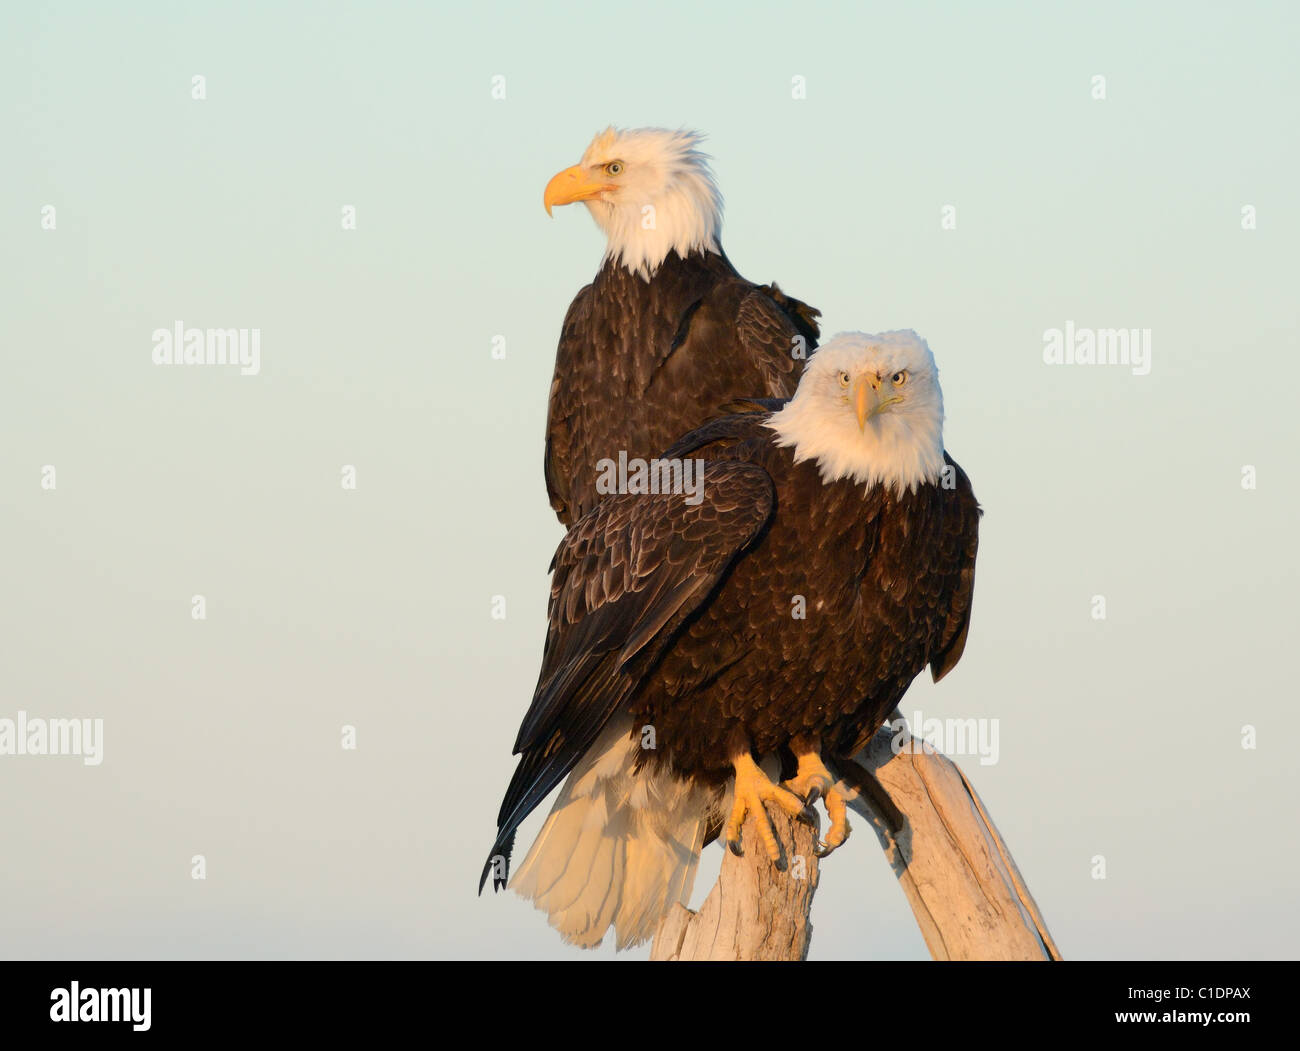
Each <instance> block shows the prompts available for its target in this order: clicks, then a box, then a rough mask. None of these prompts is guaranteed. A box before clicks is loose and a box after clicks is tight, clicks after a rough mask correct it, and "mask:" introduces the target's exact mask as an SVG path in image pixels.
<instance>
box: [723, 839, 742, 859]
mask: <svg viewBox="0 0 1300 1051" xmlns="http://www.w3.org/2000/svg"><path fill="white" fill-rule="evenodd" d="M727 849H728V850H729V851H731V852H732V853H733V854H735V855H736V857H738V858H743V857H744V856H745V848H744V847H742V846H741V845H740V840H738V839H729V840H727Z"/></svg>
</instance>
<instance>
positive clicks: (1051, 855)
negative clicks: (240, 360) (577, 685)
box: [0, 3, 1300, 958]
mask: <svg viewBox="0 0 1300 1051" xmlns="http://www.w3.org/2000/svg"><path fill="white" fill-rule="evenodd" d="M126 6H127V7H128V8H129V10H126V11H122V10H116V9H108V8H106V7H103V6H101V5H90V4H81V5H78V4H66V5H60V6H59V7H58V8H57V10H54V11H51V10H49V9H48V5H46V6H44V7H38V6H37V5H29V8H28V9H25V10H19V9H18V8H17V7H15V6H14V5H7V6H6V7H5V10H4V13H3V14H0V93H2V97H3V109H0V114H3V122H4V123H3V126H2V127H0V136H2V141H3V142H4V144H5V146H4V153H5V158H6V159H5V163H4V165H3V168H2V169H0V189H2V194H0V245H2V246H3V247H2V248H0V288H3V289H4V293H3V303H2V304H0V346H2V347H3V355H4V382H3V383H0V448H2V449H3V450H4V455H3V456H0V537H2V538H3V542H4V547H5V552H6V556H7V557H5V558H4V559H3V560H2V561H0V593H3V596H4V599H3V602H2V603H0V635H3V638H4V639H5V644H4V646H3V647H0V718H4V717H13V716H14V715H15V714H16V713H17V711H18V710H26V711H28V712H29V713H31V714H33V715H43V716H69V717H71V716H85V717H91V718H103V719H104V722H105V758H104V762H103V764H102V765H101V766H98V767H86V766H83V765H81V764H80V763H79V762H77V761H75V760H70V759H35V758H29V757H24V758H15V757H4V758H0V800H3V801H4V805H3V807H0V842H3V843H4V845H5V846H4V851H5V857H6V864H4V865H3V866H0V945H2V946H3V949H0V951H2V952H3V953H4V954H5V955H7V956H14V957H23V956H72V957H87V956H89V957H117V956H146V957H147V956H184V957H188V956H214V955H215V956H224V955H231V956H275V957H279V956H294V957H297V956H307V957H318V956H328V957H388V956H410V957H443V956H468V957H487V958H502V957H521V956H522V957H534V958H547V957H573V956H577V955H579V954H578V953H577V951H576V950H569V949H567V948H565V947H564V946H562V945H561V944H560V943H559V941H558V939H557V937H556V936H555V935H554V933H553V932H552V931H551V930H550V929H549V928H548V927H547V926H546V924H545V922H544V919H543V917H542V916H541V915H540V914H538V913H535V912H533V911H532V910H531V909H530V908H529V907H528V906H526V905H525V904H524V903H522V902H519V901H517V900H515V899H513V898H512V897H509V896H498V897H497V898H495V899H493V898H492V897H490V896H488V897H484V898H483V899H475V898H474V896H473V889H474V885H475V882H476V880H477V876H478V870H479V866H480V864H481V862H482V858H483V855H484V853H485V851H486V849H487V848H488V846H489V845H490V843H491V840H492V833H493V829H494V816H495V813H496V809H497V806H498V804H499V801H500V796H501V793H502V791H503V790H504V787H505V784H506V781H507V779H508V777H509V773H510V770H511V769H512V767H513V760H512V758H511V757H510V755H509V746H510V744H511V742H512V740H513V737H514V733H515V729H516V728H517V725H518V721H519V719H520V717H521V715H522V713H523V711H524V709H525V707H526V705H527V702H528V699H529V697H530V695H531V692H532V687H533V683H534V678H535V675H536V669H537V664H538V661H539V657H540V652H541V643H542V633H543V626H544V611H545V598H546V576H545V567H546V565H547V563H548V561H549V558H550V555H551V552H552V551H553V549H554V546H555V544H556V543H557V542H558V540H559V538H560V535H561V534H560V529H559V527H558V526H557V524H556V522H555V520H554V517H553V516H552V515H551V513H550V510H549V508H548V506H547V502H546V495H545V489H544V486H543V482H542V475H541V457H542V435H543V426H544V420H545V408H546V392H547V389H548V385H549V380H550V373H551V367H552V362H553V353H554V346H555V340H556V337H557V335H558V330H559V325H560V321H561V319H562V317H563V314H564V310H565V308H566V307H567V305H568V303H569V300H570V299H571V298H572V296H573V294H574V293H575V292H576V291H577V290H578V288H579V287H580V286H581V285H582V284H584V283H586V282H587V281H588V280H589V279H590V277H591V276H592V274H593V273H594V272H595V269H596V266H597V263H598V260H599V256H600V251H601V242H600V238H599V236H598V234H597V231H596V229H595V227H594V224H592V223H591V221H590V220H589V219H588V217H587V216H586V215H585V214H584V213H583V212H582V211H581V210H578V209H573V208H570V209H563V210H560V211H558V212H557V213H556V217H555V218H554V219H552V220H548V219H547V217H546V215H545V214H544V212H543V210H542V207H541V196H542V189H543V187H544V185H545V183H546V181H547V179H548V178H549V177H550V175H551V174H553V173H554V172H555V171H557V170H559V169H560V168H562V167H565V166H567V165H569V164H571V163H573V162H574V161H576V160H577V158H578V157H579V156H580V154H581V152H582V150H583V148H584V147H585V146H586V144H587V142H588V140H589V139H590V138H591V136H592V134H593V133H594V132H596V131H597V130H599V129H600V128H602V127H604V126H605V125H606V124H607V123H610V122H615V123H618V124H621V125H639V124H660V125H667V126H690V127H695V128H699V129H702V130H704V131H706V132H707V133H708V134H709V136H710V138H709V149H710V152H711V153H712V154H713V156H714V157H715V159H716V163H715V167H716V170H717V173H718V177H719V180H720V182H721V185H722V189H723V192H724V194H725V196H726V201H727V212H726V220H725V226H724V244H725V246H726V248H727V251H728V253H729V254H730V255H731V257H732V258H733V260H734V261H735V262H736V264H737V265H738V266H739V267H740V268H741V270H742V272H744V273H745V274H746V275H747V276H749V277H751V278H753V279H756V280H760V281H768V280H772V279H776V280H778V281H779V282H780V283H781V285H782V286H783V287H784V288H786V289H788V290H789V291H790V292H792V293H793V294H795V295H797V296H799V297H801V298H804V299H807V300H808V301H809V302H811V303H813V304H815V305H816V306H818V307H820V308H821V310H822V311H823V314H824V322H825V329H826V331H827V332H828V333H830V332H835V331H839V330H841V329H847V328H855V329H857V328H861V329H867V330H882V329H888V328H897V327H909V328H915V329H916V330H917V331H918V332H920V333H921V334H922V335H923V336H925V337H926V338H927V339H928V340H929V342H930V345H931V347H932V348H933V350H934V352H935V355H936V357H937V359H938V362H939V366H940V369H941V372H942V380H943V384H944V392H945V401H946V407H947V412H948V425H947V431H946V436H947V445H948V448H949V450H950V451H951V452H952V453H953V454H954V456H955V457H956V458H957V459H958V460H959V461H960V462H961V463H962V464H963V466H964V467H965V468H966V470H967V471H968V472H969V474H970V475H971V477H972V479H973V481H974V484H975V489H976V493H977V494H978V496H979V498H980V499H981V501H982V502H983V504H984V506H985V508H986V511H987V513H986V516H985V519H984V525H983V532H982V543H981V551H980V561H979V574H978V583H977V590H976V598H975V607H974V622H973V627H972V631H971V635H970V640H969V644H968V646H967V649H966V655H965V657H964V659H963V661H962V663H961V665H960V667H959V668H958V669H957V671H955V672H954V673H953V674H952V675H951V676H950V677H949V678H948V679H946V680H945V681H944V683H943V684H942V685H941V686H939V687H932V686H930V685H928V684H927V683H925V682H918V684H917V686H916V687H915V688H914V690H913V692H912V693H911V694H910V695H909V697H908V698H907V700H906V701H905V703H904V705H903V708H904V711H905V712H906V713H908V714H909V715H910V714H911V713H912V712H913V711H915V710H916V709H918V708H919V709H920V710H922V711H923V712H924V713H925V714H926V715H934V716H939V717H949V716H952V717H956V716H963V717H964V716H977V717H984V718H997V719H999V720H1000V728H1001V742H1000V743H1001V757H1000V762H999V763H998V764H997V765H996V766H992V767H981V766H979V765H978V764H977V763H974V762H973V761H968V762H964V763H963V766H964V767H965V768H966V769H967V772H968V773H969V774H970V776H971V777H972V779H973V780H974V782H975V784H976V786H977V788H978V789H979V791H980V792H981V793H982V795H983V797H984V800H985V802H986V803H987V805H988V807H989V809H990V811H991V813H992V814H993V816H994V818H995V820H996V821H997V823H998V825H999V827H1000V828H1001V831H1002V833H1003V835H1004V836H1005V838H1006V840H1007V842H1008V844H1009V846H1010V847H1011V849H1012V851H1013V853H1014V854H1015V857H1016V859H1017V861H1018V863H1019V866H1020V868H1021V870H1022V872H1023V873H1024V875H1025V877H1026V878H1027V880H1028V882H1029V885H1030V887H1031V889H1032V890H1033V892H1034V894H1035V895H1036V897H1037V899H1038V902H1039V904H1040V906H1041V908H1042V910H1043V913H1044V915H1045V916H1046V918H1047V921H1048V923H1049V924H1050V926H1051V928H1052V930H1053V933H1054V934H1055V936H1056V939H1057V941H1058V943H1059V944H1060V946H1061V948H1062V950H1063V951H1064V952H1065V953H1066V954H1067V955H1068V956H1072V957H1140V956H1156V957H1250V956H1284V955H1293V954H1294V946H1295V942H1296V937H1297V935H1298V934H1300V925H1298V924H1297V920H1296V913H1295V909H1294V889H1295V885H1296V882H1297V879H1298V878H1300V854H1298V853H1297V850H1296V847H1295V845H1294V843H1293V842H1292V839H1293V837H1292V835H1291V829H1292V828H1293V827H1294V823H1295V820H1294V815H1295V811H1296V805H1297V802H1300V800H1297V791H1296V775H1295V770H1294V763H1293V760H1292V758H1291V754H1292V745H1293V744H1294V742H1295V741H1296V739H1297V731H1300V726H1298V725H1297V721H1298V720H1297V715H1296V706H1295V703H1294V697H1295V689H1294V685H1293V682H1292V672H1291V664H1292V662H1291V651H1292V649H1293V647H1294V641H1293V635H1294V632H1295V624H1296V614H1295V598H1294V596H1295V594H1296V590H1297V586H1300V567H1298V566H1297V558H1296V555H1295V551H1296V546H1295V539H1294V538H1295V535H1296V532H1297V529H1298V528H1300V490H1298V489H1297V485H1296V480H1295V477H1296V476H1295V467H1294V465H1295V455H1296V452H1297V449H1296V423H1295V420H1296V412H1295V407H1294V400H1295V391H1296V389H1297V380H1298V379H1300V365H1298V364H1297V352H1298V350H1300V348H1298V347H1297V338H1296V335H1297V333H1296V328H1297V318H1296V287H1297V266H1296V263H1295V246H1296V244H1297V219H1298V217H1300V216H1298V214H1297V203H1296V193H1295V187H1296V185H1297V184H1298V182H1300V179H1298V178H1297V176H1298V172H1297V168H1298V165H1297V160H1298V156H1297V153H1298V146H1297V138H1296V136H1295V134H1294V131H1293V129H1294V127H1295V126H1296V118H1297V113H1296V110H1297V98H1298V97H1300V94H1298V92H1297V88H1298V87H1300V85H1298V83H1297V81H1298V80H1300V72H1298V71H1297V66H1296V63H1295V59H1294V56H1295V51H1296V45H1297V35H1298V34H1297V28H1298V25H1300V19H1298V18H1297V15H1296V13H1295V9H1294V8H1293V7H1292V6H1290V5H1285V4H1254V5H1252V4H1237V5H1232V6H1231V7H1229V6H1227V5H1206V4H1148V5H1128V4H1096V3H1089V4H1078V5H1068V6H1066V5H1037V4H1023V5H1000V6H997V7H996V8H995V9H991V10H990V9H986V8H984V7H983V6H980V7H979V8H976V7H975V6H974V5H969V6H967V5H961V6H958V5H931V6H916V5H900V4H881V5H873V6H871V7H866V6H863V5H849V4H844V5H839V4H811V5H809V4H803V5H797V6H791V5H789V4H770V5H755V4H748V5H745V13H743V14H741V13H739V12H738V11H728V10H722V9H719V8H717V7H715V6H712V5H703V4H699V3H690V4H674V3H667V4H657V5H652V6H646V5H626V4H625V5H610V4H600V5H596V4H590V5H588V4H582V3H572V4H567V5H565V6H564V8H563V10H555V9H549V8H543V7H542V6H540V5H538V6H527V7H525V6H523V5H515V4H498V5H487V4H458V5H445V6H441V5H440V6H435V5H426V4H409V5H395V4H359V3H358V4H346V5H345V4H335V5H317V4H306V3H304V4H292V5H289V4H266V5H262V4H257V5H254V4H241V5H215V4H213V5H198V4H172V3H155V4H132V5H126ZM196 74H198V75H202V76H204V77H206V85H207V98H206V100H204V101H195V100H193V99H192V98H191V78H192V77H193V76H194V75H196ZM1095 74H1101V75H1104V76H1105V78H1106V91H1107V98H1106V100H1105V101H1096V100H1094V99H1093V98H1092V97H1091V94H1090V92H1091V78H1092V77H1093V76H1094V75H1095ZM494 75H503V76H504V77H505V78H506V98H505V99H504V100H500V101H498V100H493V99H492V98H491V96H490V91H489V88H490V80H491V77H493V76H494ZM795 75H799V76H803V77H806V79H807V98H806V99H802V100H794V99H792V98H791V90H790V85H791V77H792V76H795ZM946 204H953V205H955V206H956V207H957V218H958V222H957V228H956V229H955V230H949V231H944V230H941V229H940V222H939V219H940V209H941V207H942V206H944V205H946ZM46 205H54V206H55V207H56V209H57V229H55V230H53V231H50V230H43V229H42V228H41V209H42V208H43V207H44V206H46ZM343 205H354V206H355V207H356V209H357V217H358V219H357V226H358V228H357V229H356V230H355V231H351V232H345V231H343V230H341V229H340V221H339V220H340V209H341V207H342V206H343ZM1244 205H1252V206H1254V207H1255V208H1256V209H1257V215H1258V228H1257V229H1255V230H1252V231H1244V230H1243V229H1242V228H1241V209H1242V207H1243V206H1244ZM177 320H183V321H185V322H186V323H187V324H192V325H197V326H201V327H247V328H254V327H255V328H260V329H261V332H262V371H261V374H260V375H259V376H257V377H247V378H244V377H240V376H238V375H237V374H235V373H234V372H232V371H231V370H222V369H200V368H174V369H164V368H158V367H155V366H154V365H153V364H152V363H151V361H150V350H151V339H150V335H151V333H152V331H153V330H154V329H155V328H158V327H166V326H170V325H171V324H173V323H174V322H175V321H177ZM1067 320H1070V321H1073V322H1074V323H1075V324H1076V325H1079V326H1090V327H1097V328H1103V327H1106V328H1108V327H1136V328H1149V329H1151V331H1152V344H1153V367H1152V371H1151V374H1150V375H1148V376H1145V377H1135V376H1133V375H1131V374H1130V373H1129V371H1128V370H1125V369H1121V368H1091V369H1089V368H1052V367H1048V366H1046V365H1044V364H1043V362H1042V345H1043V336H1042V334H1043V331H1044V330H1045V329H1048V328H1053V327H1063V326H1064V325H1065V323H1066V321H1067ZM496 335H503V336H504V337H505V339H506V347H507V352H506V358H505V360H503V361H494V360H492V358H491V356H490V350H491V341H492V338H493V337H494V336H496ZM46 464H53V465H55V467H56V469H57V472H58V473H57V479H58V488H57V490H55V491H53V492H49V491H43V490H42V489H41V487H40V472H41V468H42V466H43V465H46ZM343 464H354V465H356V467H357V471H358V488H357V489H356V491H355V492H345V491H343V490H342V489H341V487H340V484H339V477H340V468H341V465H343ZM1245 464H1252V465H1255V466H1256V467H1257V470H1258V488H1257V489H1256V490H1255V491H1244V490H1243V489H1242V487H1241V483H1240V479H1241V471H1242V467H1243V465H1245ZM196 593H201V594H203V595H205V596H206V599H207V603H208V619H207V620H206V621H204V622H195V621H194V620H192V619H191V617H190V599H191V596H192V595H194V594H196ZM496 594H504V595H506V596H507V601H508V617H507V619H506V620H505V621H504V622H496V621H493V620H491V619H490V617H489V608H490V605H489V604H490V600H491V597H492V596H493V595H496ZM1096 594H1102V595H1105V596H1106V599H1107V611H1108V617H1107V619H1106V620H1105V621H1104V622H1098V621H1095V620H1093V619H1092V617H1091V600H1092V596H1093V595H1096ZM343 724H353V725H355V726H356V727H357V731H358V744H359V747H358V749H357V750H356V751H355V752H345V751H343V750H342V749H341V748H340V743H339V741H340V727H341V726H342V725H343ZM1244 724H1251V725H1253V726H1255V727H1257V730H1258V739H1259V746H1258V748H1257V749H1255V750H1249V751H1248V750H1243V748H1242V747H1241V733H1242V726H1243V725H1244ZM537 824H538V821H537V820H536V819H534V821H532V822H530V824H529V825H528V826H526V831H527V832H528V833H531V832H532V831H533V830H534V829H535V827H536V825H537ZM199 853H202V854H204V855H205V856H206V858H207V864H208V878H207V879H206V881H202V882H199V881H194V880H191V879H190V858H191V856H192V855H194V854H199ZM1098 854H1101V855H1104V856H1105V858H1106V862H1107V878H1106V879H1105V880H1094V879H1093V878H1092V858H1093V856H1094V855H1098ZM716 866H717V848H716V847H715V848H711V850H710V851H709V855H708V859H707V861H706V865H705V869H704V871H705V876H704V877H703V878H702V880H701V885H700V886H699V888H698V892H697V896H698V895H702V893H703V892H704V891H705V890H706V889H707V885H708V882H709V879H710V878H711V874H712V872H713V871H716ZM813 920H814V926H815V934H814V938H813V955H814V956H815V957H819V958H838V957H885V958H892V957H917V958H920V957H923V956H924V954H925V950H924V945H923V943H922V941H921V938H920V935H919V933H918V932H917V930H916V928H915V925H914V924H913V922H912V919H911V916H910V913H909V912H908V909H907V907H906V905H905V902H904V899H903V896H902V893H901V892H900V891H899V889H898V888H897V886H896V885H895V883H894V880H893V877H892V875H891V874H890V871H889V868H888V866H887V865H886V863H885V861H884V859H883V858H882V857H881V856H880V853H879V850H878V849H877V847H876V846H875V843H874V840H873V838H872V837H871V836H870V834H869V832H868V830H867V829H865V828H859V829H858V834H857V836H856V837H855V838H854V839H853V840H852V841H851V842H850V844H849V845H848V847H846V848H845V850H843V851H842V852H840V853H838V854H837V855H836V856H835V857H834V858H832V859H830V861H829V862H828V863H827V864H826V865H825V867H824V869H823V875H822V887H821V890H820V891H819V893H818V896H817V900H816V903H815V908H814V916H813ZM601 953H602V954H603V955H610V954H611V950H609V949H604V950H601Z"/></svg>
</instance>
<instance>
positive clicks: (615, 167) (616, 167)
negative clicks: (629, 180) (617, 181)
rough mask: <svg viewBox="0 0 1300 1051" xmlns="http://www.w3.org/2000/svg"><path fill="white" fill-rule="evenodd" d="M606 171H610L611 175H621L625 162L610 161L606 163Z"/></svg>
mask: <svg viewBox="0 0 1300 1051" xmlns="http://www.w3.org/2000/svg"><path fill="white" fill-rule="evenodd" d="M605 171H606V172H608V173H609V174H610V175H621V174H622V173H623V162H622V161H610V162H609V163H608V164H607V165H605Z"/></svg>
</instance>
